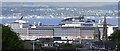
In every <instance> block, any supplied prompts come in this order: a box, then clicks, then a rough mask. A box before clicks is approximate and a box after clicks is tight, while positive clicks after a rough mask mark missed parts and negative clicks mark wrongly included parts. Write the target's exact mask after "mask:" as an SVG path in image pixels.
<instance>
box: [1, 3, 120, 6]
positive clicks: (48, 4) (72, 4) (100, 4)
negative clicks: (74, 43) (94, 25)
mask: <svg viewBox="0 0 120 51" xmlns="http://www.w3.org/2000/svg"><path fill="white" fill-rule="evenodd" d="M117 4H118V3H117V2H20V3H16V2H4V3H2V6H7V7H8V6H9V7H11V6H25V7H27V6H29V7H39V6H54V7H101V6H107V5H117Z"/></svg>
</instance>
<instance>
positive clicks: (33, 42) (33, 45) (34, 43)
mask: <svg viewBox="0 0 120 51" xmlns="http://www.w3.org/2000/svg"><path fill="white" fill-rule="evenodd" d="M34 50H35V40H33V51H34Z"/></svg>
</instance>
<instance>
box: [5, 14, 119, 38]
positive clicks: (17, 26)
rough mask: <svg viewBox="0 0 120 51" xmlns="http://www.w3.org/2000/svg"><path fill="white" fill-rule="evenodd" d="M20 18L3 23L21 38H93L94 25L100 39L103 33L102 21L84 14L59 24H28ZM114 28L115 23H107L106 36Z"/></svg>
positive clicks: (116, 27) (66, 19)
mask: <svg viewBox="0 0 120 51" xmlns="http://www.w3.org/2000/svg"><path fill="white" fill-rule="evenodd" d="M22 18H23V17H21V19H18V20H16V21H15V22H9V23H7V24H5V25H6V26H9V27H11V29H12V30H13V31H14V32H16V33H17V34H18V35H19V37H20V38H21V39H22V40H35V39H39V38H55V39H61V40H75V39H87V40H93V39H94V33H95V29H96V27H98V30H99V31H100V39H102V35H103V23H100V22H99V23H97V22H96V21H95V20H90V19H86V18H84V16H79V17H69V18H65V19H63V20H62V21H61V22H60V23H59V25H42V23H40V22H38V23H36V22H34V24H30V23H28V22H27V21H23V20H22ZM116 29H118V26H117V25H111V24H107V36H110V35H111V34H112V33H113V32H114V31H115V30H116Z"/></svg>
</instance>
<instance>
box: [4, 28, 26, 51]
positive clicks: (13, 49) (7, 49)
mask: <svg viewBox="0 0 120 51" xmlns="http://www.w3.org/2000/svg"><path fill="white" fill-rule="evenodd" d="M19 50H20V51H25V47H24V44H23V43H22V40H20V38H19V37H18V36H17V34H16V33H15V32H13V31H11V29H10V28H9V27H8V26H2V51H19Z"/></svg>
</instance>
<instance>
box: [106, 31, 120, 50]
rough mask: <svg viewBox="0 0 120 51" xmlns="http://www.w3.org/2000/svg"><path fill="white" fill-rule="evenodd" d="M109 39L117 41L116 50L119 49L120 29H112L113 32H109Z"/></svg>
mask: <svg viewBox="0 0 120 51" xmlns="http://www.w3.org/2000/svg"><path fill="white" fill-rule="evenodd" d="M108 38H109V40H110V41H116V42H117V51H120V30H119V29H118V30H116V31H114V33H112V34H111V36H109V37H108Z"/></svg>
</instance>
